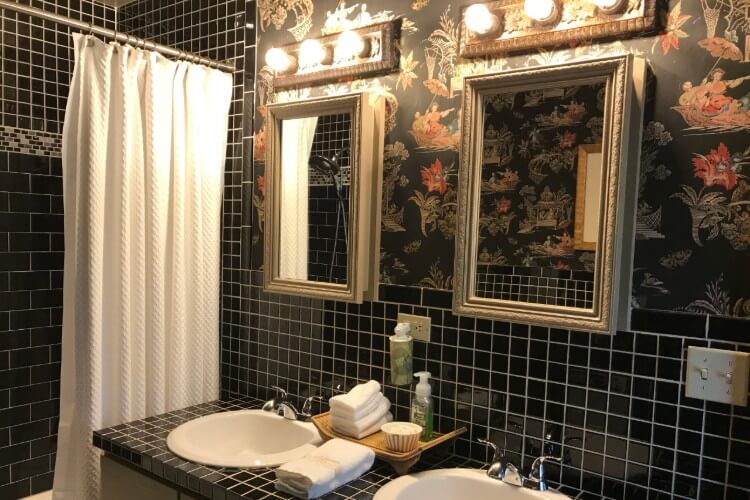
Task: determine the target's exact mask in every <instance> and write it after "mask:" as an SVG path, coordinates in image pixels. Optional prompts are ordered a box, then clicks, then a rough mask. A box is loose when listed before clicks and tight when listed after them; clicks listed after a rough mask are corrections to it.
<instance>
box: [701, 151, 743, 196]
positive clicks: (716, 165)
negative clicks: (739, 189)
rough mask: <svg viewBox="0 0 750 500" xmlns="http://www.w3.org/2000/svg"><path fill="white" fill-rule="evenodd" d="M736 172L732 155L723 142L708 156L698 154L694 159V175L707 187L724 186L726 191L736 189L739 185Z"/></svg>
mask: <svg viewBox="0 0 750 500" xmlns="http://www.w3.org/2000/svg"><path fill="white" fill-rule="evenodd" d="M735 170H736V165H735V162H734V161H732V155H731V154H730V153H729V149H728V148H727V147H726V145H725V144H724V143H723V142H722V143H719V147H718V148H716V149H712V150H711V151H710V152H709V153H708V154H707V155H705V156H704V155H701V154H696V158H693V173H694V175H695V177H697V178H698V179H703V184H704V185H705V186H707V187H708V186H723V187H724V189H734V186H736V185H737V173H736V172H735Z"/></svg>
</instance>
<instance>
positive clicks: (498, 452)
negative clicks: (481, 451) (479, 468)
mask: <svg viewBox="0 0 750 500" xmlns="http://www.w3.org/2000/svg"><path fill="white" fill-rule="evenodd" d="M477 442H479V443H481V444H483V445H485V446H487V447H488V448H492V461H493V462H498V461H500V460H501V459H502V458H503V456H504V455H505V450H504V449H503V448H500V447H499V446H498V445H496V444H495V443H493V442H492V441H490V440H489V439H484V438H477Z"/></svg>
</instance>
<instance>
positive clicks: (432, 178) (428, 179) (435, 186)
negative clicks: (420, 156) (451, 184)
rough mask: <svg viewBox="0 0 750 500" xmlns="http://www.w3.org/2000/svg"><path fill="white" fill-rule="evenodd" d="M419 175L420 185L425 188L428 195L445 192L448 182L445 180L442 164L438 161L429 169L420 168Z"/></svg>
mask: <svg viewBox="0 0 750 500" xmlns="http://www.w3.org/2000/svg"><path fill="white" fill-rule="evenodd" d="M420 174H421V175H422V184H424V186H425V187H426V188H427V192H428V193H432V192H436V193H440V194H445V190H446V189H448V182H447V181H446V179H445V171H444V170H443V164H442V163H441V162H440V160H439V159H437V160H435V163H433V164H432V165H430V166H429V167H422V171H421V172H420Z"/></svg>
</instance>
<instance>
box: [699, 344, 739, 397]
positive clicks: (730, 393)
mask: <svg viewBox="0 0 750 500" xmlns="http://www.w3.org/2000/svg"><path fill="white" fill-rule="evenodd" d="M685 376H686V379H685V395H686V396H687V397H689V398H697V399H705V400H706V401H716V402H718V403H727V404H733V405H738V406H747V391H748V378H750V354H749V353H746V352H738V351H725V350H721V349H707V348H705V347H688V356H687V370H686V375H685Z"/></svg>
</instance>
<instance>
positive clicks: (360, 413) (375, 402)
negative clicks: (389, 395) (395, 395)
mask: <svg viewBox="0 0 750 500" xmlns="http://www.w3.org/2000/svg"><path fill="white" fill-rule="evenodd" d="M334 397H338V396H334ZM384 399H385V396H383V393H382V392H378V393H376V394H373V395H372V396H370V399H368V400H367V401H366V402H365V403H364V404H363V405H362V406H360V407H359V408H357V409H356V410H355V411H351V409H350V408H349V406H348V405H346V404H343V405H342V404H340V403H339V402H338V401H336V400H334V399H333V398H331V400H330V401H329V404H330V406H331V416H333V415H337V416H338V417H340V418H345V419H347V420H359V419H360V418H362V417H365V416H367V415H369V414H370V413H372V412H374V411H375V410H377V408H378V406H380V404H381V403H382V402H383V400H384Z"/></svg>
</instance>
